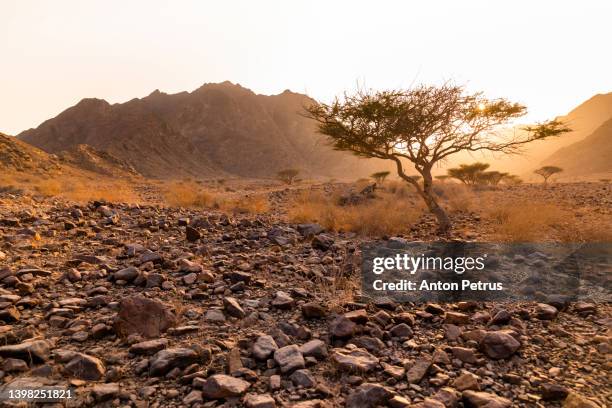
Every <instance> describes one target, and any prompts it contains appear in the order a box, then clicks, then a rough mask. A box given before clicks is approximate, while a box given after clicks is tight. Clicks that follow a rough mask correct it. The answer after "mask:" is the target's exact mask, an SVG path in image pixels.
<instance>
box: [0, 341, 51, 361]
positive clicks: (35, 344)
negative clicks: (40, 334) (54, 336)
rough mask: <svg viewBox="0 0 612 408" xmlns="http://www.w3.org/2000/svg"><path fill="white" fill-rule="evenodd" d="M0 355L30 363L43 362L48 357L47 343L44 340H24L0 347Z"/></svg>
mask: <svg viewBox="0 0 612 408" xmlns="http://www.w3.org/2000/svg"><path fill="white" fill-rule="evenodd" d="M0 357H4V358H8V357H14V358H19V359H22V360H25V361H27V362H28V363H29V364H32V363H44V362H45V361H47V360H48V359H49V343H47V342H46V341H44V340H34V341H25V342H23V343H20V344H13V345H9V346H1V347H0Z"/></svg>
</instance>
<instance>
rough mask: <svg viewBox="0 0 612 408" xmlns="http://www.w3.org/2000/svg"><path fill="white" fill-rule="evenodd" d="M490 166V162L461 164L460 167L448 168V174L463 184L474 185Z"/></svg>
mask: <svg viewBox="0 0 612 408" xmlns="http://www.w3.org/2000/svg"><path fill="white" fill-rule="evenodd" d="M488 168H489V164H487V163H480V162H478V163H472V164H461V165H459V167H455V168H452V169H448V170H447V174H448V175H449V176H450V177H452V178H456V179H457V180H459V181H461V182H462V183H463V184H467V185H474V184H476V183H478V182H479V180H480V179H481V177H482V173H483V172H484V171H485V170H486V169H488Z"/></svg>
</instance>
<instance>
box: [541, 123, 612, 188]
mask: <svg viewBox="0 0 612 408" xmlns="http://www.w3.org/2000/svg"><path fill="white" fill-rule="evenodd" d="M543 164H544V165H552V166H559V167H562V168H563V176H564V177H568V176H569V177H579V176H589V175H605V174H608V173H612V115H611V118H610V119H608V121H606V122H605V123H604V124H603V125H601V126H599V127H598V128H597V129H595V131H594V132H593V133H592V134H590V135H589V136H587V137H586V138H584V139H583V140H581V141H579V142H576V143H574V144H571V145H569V146H566V147H564V148H561V149H559V150H558V151H556V152H555V153H554V154H553V155H551V156H550V157H549V158H548V159H546V160H545V161H544V162H543Z"/></svg>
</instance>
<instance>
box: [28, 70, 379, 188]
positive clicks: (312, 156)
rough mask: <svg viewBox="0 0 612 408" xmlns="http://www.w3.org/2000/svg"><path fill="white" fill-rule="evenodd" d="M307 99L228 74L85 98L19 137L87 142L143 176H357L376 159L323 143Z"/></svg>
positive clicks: (54, 148) (55, 147)
mask: <svg viewBox="0 0 612 408" xmlns="http://www.w3.org/2000/svg"><path fill="white" fill-rule="evenodd" d="M312 102H313V100H312V99H310V98H309V97H307V96H306V95H302V94H298V93H293V92H290V91H285V92H283V93H281V94H279V95H272V96H266V95H256V94H255V93H253V92H252V91H250V90H249V89H246V88H243V87H241V86H240V85H234V84H232V83H230V82H227V81H226V82H223V83H220V84H205V85H203V86H202V87H200V88H198V89H196V90H195V91H193V92H181V93H177V94H166V93H162V92H159V91H157V90H156V91H154V92H153V93H151V94H150V95H148V96H147V97H145V98H142V99H132V100H131V101H128V102H126V103H122V104H113V105H111V104H109V103H107V102H106V101H104V100H99V99H83V100H82V101H81V102H79V103H78V104H76V105H75V106H73V107H71V108H68V109H67V110H65V111H64V112H62V113H61V114H59V115H58V116H57V117H55V118H53V119H50V120H47V121H45V122H44V123H42V124H41V125H40V126H39V127H37V128H36V129H30V130H27V131H25V132H22V133H21V134H19V135H18V137H19V138H20V139H22V140H23V141H26V142H28V143H31V144H33V145H35V146H38V147H40V148H41V149H43V150H45V151H47V152H51V153H60V152H61V151H64V150H67V149H71V148H74V147H76V146H78V145H82V144H86V145H89V146H92V147H93V148H95V149H98V150H102V151H105V152H108V153H110V154H112V155H113V156H115V157H117V158H119V159H120V160H122V161H124V162H125V163H127V164H129V165H130V166H133V167H134V168H135V169H136V170H137V171H138V172H139V173H141V174H143V175H145V176H148V177H176V176H198V177H213V176H214V177H219V176H221V177H223V176H228V175H236V176H242V177H271V176H274V175H275V174H276V172H278V171H280V170H283V169H286V168H298V169H300V170H301V171H302V174H303V175H305V176H327V177H347V178H353V179H354V178H355V177H356V176H358V175H367V174H370V173H371V172H372V171H374V170H376V169H379V168H380V167H381V165H380V163H377V162H376V161H373V160H368V161H365V160H360V159H358V158H356V157H354V156H352V155H350V154H349V153H345V152H337V151H333V150H332V149H331V148H330V147H329V146H327V145H326V143H325V140H324V138H323V137H322V136H321V135H318V134H317V133H316V132H315V126H314V123H313V122H312V121H311V120H309V119H307V118H305V117H303V116H301V115H300V113H301V112H303V107H304V106H305V105H307V104H310V103H312Z"/></svg>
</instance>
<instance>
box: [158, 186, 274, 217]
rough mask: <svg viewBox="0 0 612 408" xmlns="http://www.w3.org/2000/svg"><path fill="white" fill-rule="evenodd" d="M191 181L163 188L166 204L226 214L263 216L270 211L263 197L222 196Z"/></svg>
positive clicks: (254, 195) (268, 204) (255, 195)
mask: <svg viewBox="0 0 612 408" xmlns="http://www.w3.org/2000/svg"><path fill="white" fill-rule="evenodd" d="M200 184H201V183H198V182H194V181H191V180H183V181H174V182H171V183H169V184H167V185H165V186H164V187H163V191H164V198H165V200H166V203H167V204H168V205H170V206H173V207H187V208H206V209H215V210H221V211H223V212H225V213H228V214H237V213H248V214H263V213H266V212H268V211H269V210H270V203H269V202H268V200H267V199H266V197H265V196H263V195H257V194H250V195H245V196H239V195H233V196H223V195H222V193H219V192H211V191H210V190H208V189H205V188H203V187H202V186H201V185H200Z"/></svg>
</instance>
